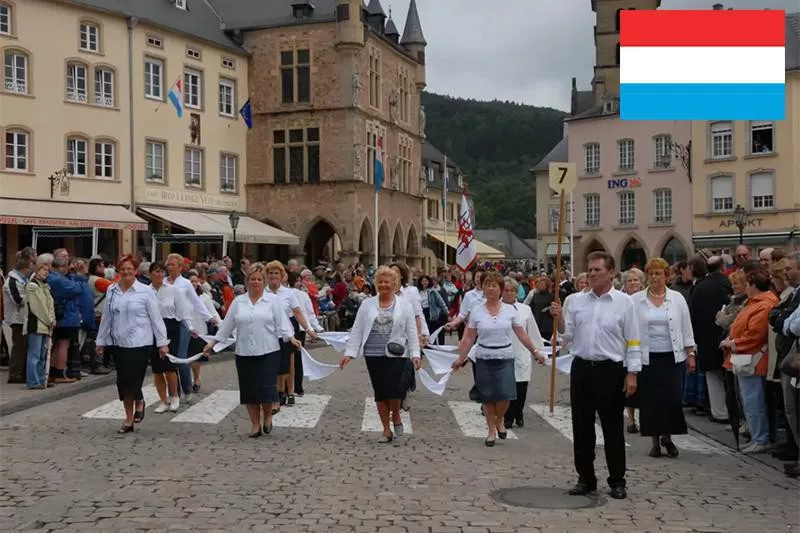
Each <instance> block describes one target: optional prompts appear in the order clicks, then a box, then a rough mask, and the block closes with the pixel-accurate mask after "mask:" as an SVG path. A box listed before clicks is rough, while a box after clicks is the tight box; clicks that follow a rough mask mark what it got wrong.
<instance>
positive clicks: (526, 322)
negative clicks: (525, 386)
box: [511, 303, 546, 382]
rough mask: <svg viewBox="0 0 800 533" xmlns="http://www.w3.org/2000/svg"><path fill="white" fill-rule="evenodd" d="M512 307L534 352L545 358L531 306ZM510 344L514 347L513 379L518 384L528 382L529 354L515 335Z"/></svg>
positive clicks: (518, 305) (520, 304) (531, 366)
mask: <svg viewBox="0 0 800 533" xmlns="http://www.w3.org/2000/svg"><path fill="white" fill-rule="evenodd" d="M513 307H515V308H516V310H517V314H518V315H519V319H520V321H521V322H522V327H523V328H524V329H525V333H527V334H528V337H530V338H531V341H532V342H533V345H534V346H535V347H536V351H537V352H539V353H540V354H541V355H545V356H546V354H545V351H544V342H542V334H541V333H539V326H537V325H536V320H534V318H533V310H532V309H531V306H529V305H525V304H522V303H518V304H516V305H514V306H513ZM511 343H512V344H513V345H514V379H515V380H516V381H518V382H520V381H530V379H531V370H532V369H533V363H532V361H531V352H529V351H528V349H527V348H526V347H525V346H524V345H523V344H522V341H520V340H519V339H518V338H517V335H516V334H514V335H513V336H512V339H511Z"/></svg>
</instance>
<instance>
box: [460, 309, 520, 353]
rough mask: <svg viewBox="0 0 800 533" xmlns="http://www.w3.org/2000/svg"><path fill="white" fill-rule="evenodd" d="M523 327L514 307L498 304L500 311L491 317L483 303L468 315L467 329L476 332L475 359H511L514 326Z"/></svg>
mask: <svg viewBox="0 0 800 533" xmlns="http://www.w3.org/2000/svg"><path fill="white" fill-rule="evenodd" d="M522 325H524V323H523V321H522V318H521V317H520V315H519V313H517V310H516V309H514V306H511V305H508V304H506V303H500V311H499V312H498V313H497V315H495V316H492V315H491V314H490V313H489V310H488V309H487V308H486V304H485V303H483V304H481V305H479V306H476V307H474V308H473V309H472V311H471V312H470V313H469V325H468V327H470V328H472V329H475V330H477V331H478V341H477V348H476V350H475V357H476V358H477V359H513V358H514V337H516V334H515V333H514V329H513V328H514V326H522Z"/></svg>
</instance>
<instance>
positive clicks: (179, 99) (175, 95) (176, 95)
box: [169, 78, 183, 118]
mask: <svg viewBox="0 0 800 533" xmlns="http://www.w3.org/2000/svg"><path fill="white" fill-rule="evenodd" d="M169 101H170V102H172V105H173V107H175V112H176V113H177V114H178V118H181V117H183V80H182V79H181V78H178V81H176V82H175V84H174V85H173V86H172V88H171V89H170V90H169Z"/></svg>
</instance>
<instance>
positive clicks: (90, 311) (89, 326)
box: [74, 277, 97, 332]
mask: <svg viewBox="0 0 800 533" xmlns="http://www.w3.org/2000/svg"><path fill="white" fill-rule="evenodd" d="M74 279H76V280H81V284H82V285H83V292H82V293H81V295H80V299H79V301H78V307H79V310H80V313H81V327H82V328H83V329H85V330H86V331H89V332H92V331H97V321H96V320H95V318H94V291H93V290H92V288H91V287H89V283H88V280H87V279H86V278H83V277H75V278H74Z"/></svg>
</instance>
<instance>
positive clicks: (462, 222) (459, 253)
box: [456, 194, 478, 272]
mask: <svg viewBox="0 0 800 533" xmlns="http://www.w3.org/2000/svg"><path fill="white" fill-rule="evenodd" d="M477 258H478V252H477V251H476V250H475V236H474V234H473V232H472V216H471V215H470V208H469V202H468V201H467V196H466V195H465V194H462V195H461V210H460V212H459V215H458V248H456V266H457V267H458V268H459V269H460V270H461V271H462V272H466V271H467V270H469V269H470V268H472V265H473V264H475V261H476V259H477Z"/></svg>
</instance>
